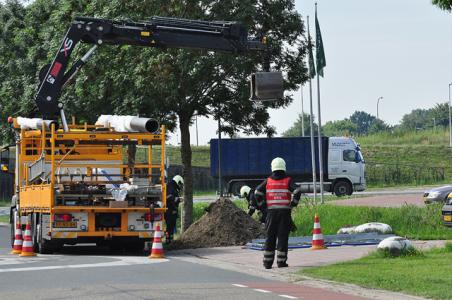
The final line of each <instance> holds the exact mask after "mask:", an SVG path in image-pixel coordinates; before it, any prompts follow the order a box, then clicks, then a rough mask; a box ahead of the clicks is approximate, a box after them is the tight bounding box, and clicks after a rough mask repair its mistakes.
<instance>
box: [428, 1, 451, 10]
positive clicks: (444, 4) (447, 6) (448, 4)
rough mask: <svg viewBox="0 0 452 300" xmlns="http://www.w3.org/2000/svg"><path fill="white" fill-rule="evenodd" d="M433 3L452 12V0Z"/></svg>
mask: <svg viewBox="0 0 452 300" xmlns="http://www.w3.org/2000/svg"><path fill="white" fill-rule="evenodd" d="M432 3H433V4H434V5H436V6H438V7H439V8H441V9H443V10H448V11H452V0H432Z"/></svg>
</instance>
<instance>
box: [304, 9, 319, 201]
mask: <svg viewBox="0 0 452 300" xmlns="http://www.w3.org/2000/svg"><path fill="white" fill-rule="evenodd" d="M306 18H307V23H308V47H309V49H308V51H312V44H311V35H310V33H309V16H307V17H306ZM310 53H311V52H310ZM312 67H313V66H311V64H310V63H308V68H309V70H308V71H309V72H308V74H309V105H310V114H311V117H310V118H309V119H310V120H309V125H310V127H311V128H310V133H311V163H312V185H313V190H314V203H315V204H317V199H316V198H317V186H316V183H317V178H316V167H315V145H314V121H313V119H314V108H313V106H312V81H311V79H312V78H311V74H312V72H313V70H312V69H311V68H312ZM314 72H315V71H314Z"/></svg>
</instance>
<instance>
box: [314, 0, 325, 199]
mask: <svg viewBox="0 0 452 300" xmlns="http://www.w3.org/2000/svg"><path fill="white" fill-rule="evenodd" d="M315 22H316V41H319V30H320V28H319V27H318V20H317V2H316V3H315ZM320 38H321V37H320ZM319 46H320V45H317V44H316V47H319ZM322 47H323V45H322ZM318 55H319V53H318V48H317V51H316V56H318ZM319 73H320V70H319V66H318V59H317V113H318V118H319V127H318V136H317V141H318V147H319V168H320V170H319V176H320V203H321V204H324V203H325V202H324V200H323V149H322V115H321V107H320V74H319Z"/></svg>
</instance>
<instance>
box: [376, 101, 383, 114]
mask: <svg viewBox="0 0 452 300" xmlns="http://www.w3.org/2000/svg"><path fill="white" fill-rule="evenodd" d="M381 99H383V97H378V99H377V119H378V104H380V100H381Z"/></svg>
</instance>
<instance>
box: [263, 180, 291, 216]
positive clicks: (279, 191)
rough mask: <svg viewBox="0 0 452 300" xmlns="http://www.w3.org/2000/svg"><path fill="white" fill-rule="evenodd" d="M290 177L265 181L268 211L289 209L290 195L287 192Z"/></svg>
mask: <svg viewBox="0 0 452 300" xmlns="http://www.w3.org/2000/svg"><path fill="white" fill-rule="evenodd" d="M289 181H290V177H286V178H284V179H279V180H276V179H271V178H268V179H267V185H266V187H265V188H266V193H265V199H266V200H267V208H268V209H277V208H290V200H291V198H292V194H291V192H290V191H289Z"/></svg>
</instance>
